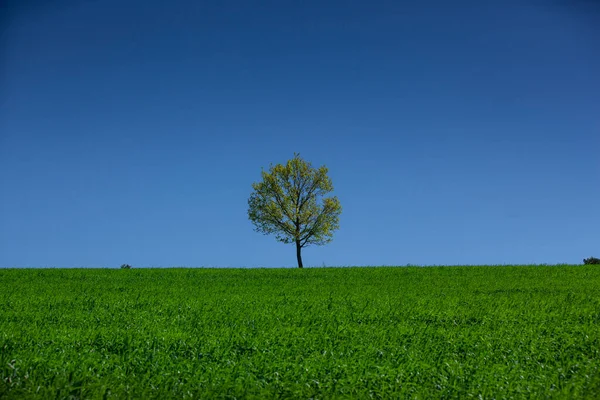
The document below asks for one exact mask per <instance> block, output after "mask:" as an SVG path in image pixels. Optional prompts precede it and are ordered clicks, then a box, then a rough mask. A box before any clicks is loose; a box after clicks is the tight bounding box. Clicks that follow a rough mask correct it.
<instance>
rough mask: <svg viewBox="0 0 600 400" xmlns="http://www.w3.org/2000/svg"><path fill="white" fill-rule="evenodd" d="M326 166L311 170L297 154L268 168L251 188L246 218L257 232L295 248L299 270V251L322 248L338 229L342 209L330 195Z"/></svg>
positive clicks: (335, 198)
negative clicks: (271, 236)
mask: <svg viewBox="0 0 600 400" xmlns="http://www.w3.org/2000/svg"><path fill="white" fill-rule="evenodd" d="M327 172H328V169H327V167H326V166H324V165H323V166H321V167H319V168H313V167H312V165H311V164H310V163H309V162H307V161H305V160H303V159H302V158H301V157H300V155H299V154H294V158H292V159H291V160H288V161H287V162H286V164H285V165H282V164H277V165H271V166H270V168H269V170H268V171H264V170H263V171H262V181H260V182H256V183H253V184H252V188H253V189H254V190H253V192H252V194H251V195H250V198H249V199H248V217H249V218H250V221H252V223H253V224H254V226H255V230H256V231H257V232H260V233H263V234H266V235H270V234H274V235H275V238H276V239H277V240H279V241H280V242H283V243H295V244H296V258H297V260H298V267H299V268H302V266H303V265H302V253H301V252H302V248H304V247H306V246H308V245H310V244H314V245H324V244H326V243H329V242H330V241H331V240H332V239H333V232H334V231H335V230H336V229H338V228H339V216H340V213H341V211H342V207H341V205H340V202H339V200H338V198H337V197H335V196H330V197H326V196H327V195H328V194H329V193H330V192H332V191H333V184H332V183H331V179H330V178H329V176H327Z"/></svg>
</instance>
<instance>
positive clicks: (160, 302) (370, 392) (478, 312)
mask: <svg viewBox="0 0 600 400" xmlns="http://www.w3.org/2000/svg"><path fill="white" fill-rule="evenodd" d="M598 393H600V267H598V266H593V265H590V266H498V267H489V266H487V267H486V266H481V267H475V266H472V267H428V268H419V267H398V268H394V267H373V268H367V267H364V268H322V269H304V270H297V269H131V270H109V269H26V270H20V269H5V270H0V397H2V398H15V399H16V398H18V399H22V398H44V399H46V398H68V397H69V396H72V397H76V398H127V397H131V398H161V399H164V398H310V397H313V398H332V397H333V398H424V399H425V398H427V399H428V398H469V397H475V398H477V397H478V396H481V397H483V398H492V397H493V398H569V399H572V398H597V396H598Z"/></svg>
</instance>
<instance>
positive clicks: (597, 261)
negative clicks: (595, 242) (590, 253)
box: [583, 257, 600, 265]
mask: <svg viewBox="0 0 600 400" xmlns="http://www.w3.org/2000/svg"><path fill="white" fill-rule="evenodd" d="M583 263H584V264H586V265H587V264H600V258H596V257H590V258H584V259H583Z"/></svg>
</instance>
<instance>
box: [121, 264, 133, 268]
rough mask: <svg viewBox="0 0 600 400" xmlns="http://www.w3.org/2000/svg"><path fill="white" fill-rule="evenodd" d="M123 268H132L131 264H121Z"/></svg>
mask: <svg viewBox="0 0 600 400" xmlns="http://www.w3.org/2000/svg"><path fill="white" fill-rule="evenodd" d="M121 269H131V265H129V264H123V265H121Z"/></svg>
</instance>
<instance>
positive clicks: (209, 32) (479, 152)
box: [0, 0, 600, 267]
mask: <svg viewBox="0 0 600 400" xmlns="http://www.w3.org/2000/svg"><path fill="white" fill-rule="evenodd" d="M2 3H3V4H4V6H3V8H2V9H1V13H2V14H1V16H0V26H1V30H0V34H1V36H0V62H1V64H0V74H1V75H0V168H1V169H0V171H1V172H0V173H1V175H0V267H81V266H85V267H118V266H119V265H120V264H122V263H129V264H132V265H133V266H134V267H136V266H138V267H154V266H156V267H158V266H162V267H168V266H190V267H193V266H215V267H258V266H265V267H294V266H295V265H296V259H295V249H294V248H293V246H291V245H284V244H281V243H279V242H277V241H276V240H275V239H274V238H273V237H270V236H263V235H261V234H259V233H256V232H254V231H253V227H252V225H251V223H250V222H249V221H248V218H247V214H246V212H247V199H248V196H249V194H250V192H251V184H252V182H254V181H257V180H258V179H259V178H260V171H261V168H262V167H268V166H269V164H270V163H279V162H284V161H286V160H287V159H289V158H291V157H292V156H293V154H294V152H299V153H300V154H301V155H302V156H303V157H304V158H305V159H307V160H309V161H311V162H312V163H313V165H315V166H319V165H322V164H326V165H327V166H328V167H329V170H330V176H331V178H332V179H333V183H334V187H335V194H337V196H338V197H339V198H340V201H341V203H342V206H343V212H342V215H341V219H340V225H341V227H340V230H339V231H338V232H337V234H336V235H335V237H334V241H333V242H332V243H330V244H329V245H327V246H324V247H308V248H306V249H305V250H304V252H303V256H304V262H305V265H308V266H322V265H324V264H325V265H327V266H347V265H405V264H407V263H412V264H420V265H422V264H425V265H431V264H504V263H552V264H553V263H561V262H568V263H581V260H582V258H583V257H589V256H591V255H595V256H596V257H599V256H600V230H599V229H598V226H599V225H600V224H599V223H600V209H599V205H600V158H599V149H600V6H599V4H598V2H595V1H585V0H575V1H567V0H564V1H545V0H537V1H534V0H532V1H529V2H526V1H500V0H498V1H467V2H448V1H445V0H432V1H423V2H412V1H411V2H408V1H407V2H402V1H323V0H321V1H279V0H278V1H245V0H234V1H192V0H189V1H159V0H144V1H141V0H131V1H122V0H87V1H84V0H81V1H77V0H62V1H54V2H47V1H41V0H39V1H33V0H24V1H17V0H9V1H8V2H7V1H6V0H5V1H4V2H2ZM50 4H53V5H50Z"/></svg>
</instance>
